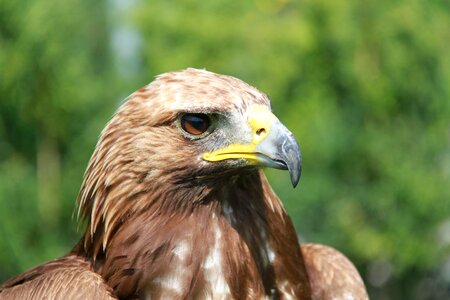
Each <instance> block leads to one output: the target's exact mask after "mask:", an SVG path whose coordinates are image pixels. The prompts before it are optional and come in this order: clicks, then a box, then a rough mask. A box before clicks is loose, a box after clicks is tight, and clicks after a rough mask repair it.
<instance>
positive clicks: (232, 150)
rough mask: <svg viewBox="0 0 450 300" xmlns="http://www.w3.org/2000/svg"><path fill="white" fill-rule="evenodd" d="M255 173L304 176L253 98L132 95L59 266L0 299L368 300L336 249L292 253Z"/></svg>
mask: <svg viewBox="0 0 450 300" xmlns="http://www.w3.org/2000/svg"><path fill="white" fill-rule="evenodd" d="M261 167H272V168H278V169H287V170H288V171H289V173H290V176H291V181H292V184H293V185H294V186H295V185H296V184H297V183H298V180H299V178H300V173H301V156H300V151H299V146H298V144H297V142H296V140H295V138H294V136H293V135H292V133H291V132H290V131H289V130H288V129H287V128H286V127H285V126H284V125H283V124H282V123H281V122H280V121H279V120H278V118H277V117H275V115H274V114H272V112H271V108H270V101H269V99H268V97H267V96H266V95H264V94H263V93H261V92H260V91H258V90H257V89H256V88H254V87H252V86H250V85H248V84H246V83H244V82H242V81H240V80H238V79H236V78H233V77H230V76H224V75H218V74H214V73H211V72H208V71H205V70H197V69H187V70H182V71H177V72H171V73H166V74H163V75H160V76H158V77H157V78H156V80H154V81H153V82H152V83H150V84H149V85H147V86H145V87H143V88H141V89H140V90H138V91H136V92H135V93H133V94H132V95H131V96H129V97H128V99H127V100H126V101H125V102H124V103H123V104H122V105H121V107H120V108H119V109H118V111H117V112H116V114H115V115H114V117H113V118H112V120H111V121H110V122H109V123H108V124H107V125H106V128H105V129H104V130H103V132H102V134H101V137H100V139H99V141H98V144H97V146H96V148H95V151H94V154H93V155H92V157H91V160H90V162H89V166H88V168H87V171H86V173H85V178H84V181H83V184H82V187H81V190H80V193H79V196H78V201H77V203H78V208H79V209H78V214H79V217H80V218H81V219H82V220H85V222H86V223H87V226H86V232H85V234H84V237H83V238H82V239H81V241H80V242H79V243H78V244H77V245H76V246H75V247H74V248H73V249H72V251H71V252H70V253H69V254H67V255H66V256H64V257H62V258H59V259H56V260H53V261H50V262H47V263H44V264H42V265H40V266H37V267H35V268H33V269H31V270H28V271H27V272H25V273H23V274H21V275H18V276H16V277H15V278H12V279H10V280H8V281H7V282H5V283H4V284H3V285H1V286H0V298H1V299H44V298H45V299H367V293H366V291H365V287H364V284H363V282H362V280H361V278H360V276H359V274H358V272H357V271H356V269H355V268H354V266H353V265H352V263H351V262H350V261H349V260H347V259H346V258H345V257H344V256H343V255H342V254H340V253H339V252H337V251H336V250H334V249H332V248H329V247H326V246H322V245H315V244H307V245H302V246H301V247H300V246H299V243H298V240H297V234H296V232H295V230H294V227H293V225H292V222H291V220H290V218H289V216H288V215H287V213H286V211H285V208H284V207H283V204H282V203H281V201H280V199H279V198H278V197H277V196H276V195H275V193H274V192H273V191H272V189H271V187H270V185H269V183H268V182H267V179H266V177H265V176H264V174H263V172H262V171H261V169H260V168H261Z"/></svg>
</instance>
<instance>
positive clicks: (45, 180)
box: [0, 0, 450, 299]
mask: <svg viewBox="0 0 450 300" xmlns="http://www.w3.org/2000/svg"><path fill="white" fill-rule="evenodd" d="M186 67H197V68H206V69H208V70H211V71H214V72H218V73H224V74H230V75H233V76H236V77H238V78H241V79H242V80H244V81H246V82H248V83H250V84H252V85H254V86H256V87H258V88H259V89H261V90H262V91H264V92H265V93H267V94H268V95H269V96H270V97H271V99H272V102H273V107H274V111H275V113H276V114H277V115H278V116H279V117H280V119H281V120H282V121H283V122H284V123H285V124H286V125H287V126H288V127H289V128H290V129H292V131H293V132H294V134H295V135H296V137H297V139H298V140H299V142H300V145H301V148H302V152H303V159H304V168H303V177H302V179H301V181H300V185H299V188H297V189H295V190H293V189H292V188H291V187H290V182H289V179H288V175H287V174H285V173H280V172H278V171H268V172H267V173H268V176H269V179H270V181H271V183H272V185H273V186H274V188H275V190H276V192H277V193H278V194H279V196H280V198H281V199H282V200H283V201H284V203H285V205H286V207H287V209H288V211H289V213H290V215H291V216H292V218H293V220H294V223H295V225H296V228H297V230H298V232H299V235H300V237H301V240H302V241H306V242H319V243H325V244H328V245H331V246H333V247H336V248H337V249H339V250H341V251H342V252H344V253H345V254H346V255H347V256H349V257H350V259H351V260H352V261H354V262H355V264H356V265H357V267H358V269H359V270H360V272H361V274H362V276H363V278H364V280H365V282H366V284H367V287H368V289H369V293H370V295H371V298H372V299H449V298H450V2H449V1H445V0H441V1H438V0H436V1H427V0H396V1H393V0H378V1H375V0H347V1H334V0H302V1H289V0H282V1H225V0H220V1H182V2H181V1H180V2H176V1H162V0H161V1H151V2H150V1H148V2H144V1H126V0H122V1H120V0H110V1H104V0H103V1H88V0H66V1H57V0H33V1H31V0H0V282H1V281H3V280H6V279H7V278H8V277H10V276H12V275H14V274H16V273H18V272H21V271H23V270H25V269H27V268H29V267H31V266H33V265H36V264H39V263H41V262H43V261H46V260H49V259H52V258H55V257H58V256H61V255H63V254H65V253H66V252H67V251H69V250H70V249H71V247H72V246H73V245H74V244H75V243H76V242H77V240H78V238H79V237H80V233H79V232H78V233H77V231H76V225H75V223H76V222H75V220H73V219H72V210H73V207H74V202H75V199H76V196H77V192H78V189H79V187H80V185H81V181H82V177H83V172H84V169H85V167H86V165H87V162H88V160H89V157H90V155H91V153H92V151H93V149H94V147H95V143H96V140H97V138H98V136H99V133H100V131H101V129H102V128H103V126H104V125H105V124H106V122H107V121H108V119H109V118H110V116H111V115H112V114H113V112H114V110H115V109H116V108H117V107H118V105H119V104H120V102H121V101H122V99H123V98H125V97H126V96H127V95H128V94H130V93H131V92H133V91H134V90H136V89H138V88H139V87H141V86H143V85H145V84H147V83H148V82H150V81H151V80H152V79H153V78H154V76H155V75H157V74H159V73H163V72H167V71H170V70H177V69H183V68H186Z"/></svg>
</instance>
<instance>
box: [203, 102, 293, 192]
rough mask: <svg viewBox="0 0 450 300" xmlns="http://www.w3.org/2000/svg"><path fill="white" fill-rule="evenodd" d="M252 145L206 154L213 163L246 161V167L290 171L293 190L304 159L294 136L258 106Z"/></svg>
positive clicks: (252, 117) (253, 118)
mask: <svg viewBox="0 0 450 300" xmlns="http://www.w3.org/2000/svg"><path fill="white" fill-rule="evenodd" d="M249 124H250V127H251V129H252V142H251V143H249V144H231V145H228V146H227V147H225V148H222V149H219V150H216V151H213V152H207V153H204V154H203V159H204V160H207V161H211V162H215V161H222V160H227V159H244V160H245V161H246V164H248V165H254V166H261V167H269V168H276V169H282V170H288V171H289V173H290V176H291V182H292V185H293V186H294V187H296V186H297V184H298V181H299V180H300V175H301V170H302V157H301V153H300V149H299V146H298V143H297V141H296V140H295V137H294V135H293V134H292V133H291V132H290V131H289V130H288V129H287V128H286V126H284V125H283V124H282V123H281V122H280V120H278V118H277V117H276V116H275V115H274V114H272V112H271V111H270V110H269V109H268V108H267V107H265V106H262V105H255V106H254V107H253V108H252V110H251V112H250V115H249Z"/></svg>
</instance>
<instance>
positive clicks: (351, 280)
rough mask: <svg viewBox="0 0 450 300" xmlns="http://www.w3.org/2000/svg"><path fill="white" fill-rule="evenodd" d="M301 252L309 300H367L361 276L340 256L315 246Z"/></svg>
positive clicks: (328, 249)
mask: <svg viewBox="0 0 450 300" xmlns="http://www.w3.org/2000/svg"><path fill="white" fill-rule="evenodd" d="M301 252H302V253H303V256H304V258H305V263H306V269H307V270H308V275H309V279H310V283H311V290H312V299H313V300H340V299H342V300H345V299H358V300H366V299H369V297H368V295H367V291H366V288H365V286H364V282H363V281H362V279H361V276H360V275H359V273H358V271H357V270H356V268H355V266H353V264H352V263H351V262H350V261H349V260H348V258H347V257H345V256H344V255H343V254H342V253H340V252H339V251H337V250H336V249H333V248H330V247H328V246H325V245H319V244H303V245H301Z"/></svg>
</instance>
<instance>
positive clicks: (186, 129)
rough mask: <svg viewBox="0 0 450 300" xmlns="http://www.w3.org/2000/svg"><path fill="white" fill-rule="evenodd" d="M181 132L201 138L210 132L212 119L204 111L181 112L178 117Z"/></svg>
mask: <svg viewBox="0 0 450 300" xmlns="http://www.w3.org/2000/svg"><path fill="white" fill-rule="evenodd" d="M178 125H179V127H180V129H181V130H182V132H183V134H185V135H187V136H188V137H190V138H201V137H204V136H205V135H208V134H209V133H211V132H212V130H213V129H214V128H213V119H212V118H211V116H210V115H208V114H204V113H183V114H180V116H179V118H178Z"/></svg>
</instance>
